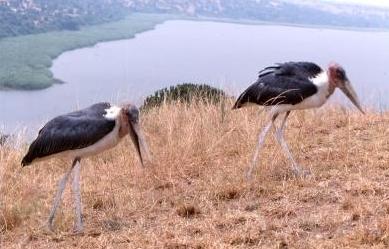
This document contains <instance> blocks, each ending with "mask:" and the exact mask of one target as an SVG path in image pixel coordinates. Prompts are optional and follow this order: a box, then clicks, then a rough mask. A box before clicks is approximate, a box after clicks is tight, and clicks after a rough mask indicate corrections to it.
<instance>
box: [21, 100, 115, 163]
mask: <svg viewBox="0 0 389 249" xmlns="http://www.w3.org/2000/svg"><path fill="white" fill-rule="evenodd" d="M109 107H110V104H109V103H98V104H95V105H93V106H90V107H88V108H86V109H83V110H80V111H76V112H72V113H69V114H66V115H61V116H58V117H56V118H54V119H52V120H51V121H49V122H48V123H47V124H46V125H45V126H44V127H43V128H42V129H41V130H40V131H39V135H38V137H37V138H36V139H35V141H34V142H32V144H31V145H30V148H29V150H28V153H27V155H26V156H25V157H24V158H23V160H22V165H23V166H26V165H28V164H30V163H31V162H32V161H33V160H34V159H37V158H43V157H46V156H49V155H53V154H56V153H60V152H63V151H68V150H75V149H81V148H85V147H88V146H90V145H92V144H94V143H96V142H97V141H99V140H100V139H102V138H103V137H104V136H106V135H107V134H108V133H109V132H111V131H112V130H113V128H114V127H115V120H108V119H106V118H104V116H103V115H104V114H105V109H107V108H109Z"/></svg>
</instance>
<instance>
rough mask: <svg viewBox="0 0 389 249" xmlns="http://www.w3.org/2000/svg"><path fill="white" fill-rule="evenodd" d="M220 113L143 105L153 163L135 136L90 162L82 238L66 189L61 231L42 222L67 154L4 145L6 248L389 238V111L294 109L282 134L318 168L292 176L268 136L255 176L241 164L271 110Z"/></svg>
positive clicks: (258, 244) (300, 244)
mask: <svg viewBox="0 0 389 249" xmlns="http://www.w3.org/2000/svg"><path fill="white" fill-rule="evenodd" d="M227 106H228V105H227ZM223 116H224V120H223V121H222V118H221V117H222V113H221V107H220V106H207V105H197V106H196V105H192V106H185V105H180V104H175V105H166V106H163V107H161V108H158V109H154V110H152V111H150V112H148V113H146V114H144V115H143V117H142V118H143V119H142V123H143V129H144V131H145V134H146V137H147V140H148V142H149V145H150V148H151V151H152V153H153V158H154V162H153V167H152V168H148V169H145V170H142V169H141V168H140V167H139V162H138V159H137V158H136V156H135V153H134V149H133V146H132V145H131V143H130V142H129V141H128V140H125V141H124V142H123V143H122V144H121V145H119V146H118V147H117V148H116V149H114V150H111V151H109V152H107V153H104V154H102V155H101V156H99V157H94V158H90V159H85V160H83V161H82V166H83V168H82V198H83V210H84V218H85V219H84V220H85V223H86V224H85V225H86V229H85V230H86V231H85V233H84V235H79V236H75V235H73V234H72V233H71V230H72V223H73V206H72V201H71V195H70V193H69V192H70V191H69V190H68V189H67V192H65V198H64V202H63V205H62V206H61V208H60V210H59V213H58V217H57V220H56V229H57V230H56V233H55V234H47V233H46V232H45V230H44V229H42V228H41V226H42V225H43V223H44V221H45V220H46V218H47V215H48V213H49V208H50V205H51V202H52V198H53V195H54V192H55V190H56V185H57V181H58V180H59V178H60V175H61V174H63V173H64V171H65V168H64V166H65V165H66V166H67V167H68V165H69V163H70V162H63V161H60V160H51V161H48V162H44V163H39V164H36V165H32V166H30V167H27V168H24V169H22V168H21V167H20V165H19V162H20V160H21V156H22V155H23V153H24V150H23V151H15V150H12V149H10V148H7V147H3V148H0V194H1V198H0V248H7V249H8V248H94V249H96V248H249V247H251V248H367V247H372V248H387V247H388V246H389V113H384V114H375V113H372V112H371V113H370V114H368V115H365V116H361V115H360V114H358V113H347V112H345V111H344V110H342V109H340V108H336V107H327V108H324V109H320V110H318V111H301V112H295V113H294V114H292V115H291V117H290V119H289V126H288V129H287V132H286V137H287V140H288V142H289V144H290V147H291V149H292V150H293V152H294V154H295V156H296V158H297V160H298V161H299V162H301V164H302V165H303V166H304V167H305V168H307V169H310V170H311V171H312V173H313V174H312V176H310V177H309V178H305V179H296V178H294V177H293V175H292V173H291V171H290V169H289V164H288V162H287V161H286V159H285V158H284V156H283V155H282V153H281V151H280V148H279V146H278V145H276V143H275V142H274V139H273V137H272V136H269V139H268V140H267V143H266V145H265V147H264V150H263V153H262V157H261V159H260V160H259V165H258V168H257V170H256V171H255V176H254V178H253V180H252V181H250V182H247V181H245V179H244V172H245V170H246V167H247V165H248V162H249V160H250V158H251V156H252V153H253V149H254V144H255V142H256V136H257V133H258V129H259V128H260V127H262V126H263V124H264V121H265V119H264V117H265V116H264V114H260V111H259V109H258V108H248V109H243V110H239V111H229V110H227V111H226V113H224V114H223Z"/></svg>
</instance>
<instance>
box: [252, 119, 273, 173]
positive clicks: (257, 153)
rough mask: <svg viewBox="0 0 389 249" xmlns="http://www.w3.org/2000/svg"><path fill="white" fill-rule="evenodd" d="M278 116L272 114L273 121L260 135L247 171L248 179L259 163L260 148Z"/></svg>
mask: <svg viewBox="0 0 389 249" xmlns="http://www.w3.org/2000/svg"><path fill="white" fill-rule="evenodd" d="M277 116H278V114H275V115H273V116H272V118H271V121H270V122H269V123H268V124H267V125H266V126H265V128H263V130H262V132H261V133H260V134H259V136H258V143H257V147H256V149H255V153H254V156H253V161H252V163H251V165H250V167H249V169H248V171H247V174H246V177H247V179H251V174H252V173H253V170H254V168H255V165H256V164H257V159H258V155H259V150H260V149H261V147H262V145H263V143H264V142H265V138H266V135H267V133H268V132H269V130H270V128H271V126H272V124H273V123H274V121H275V120H276V118H277Z"/></svg>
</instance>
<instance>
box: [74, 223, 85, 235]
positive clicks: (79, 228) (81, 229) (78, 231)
mask: <svg viewBox="0 0 389 249" xmlns="http://www.w3.org/2000/svg"><path fill="white" fill-rule="evenodd" d="M83 232H84V226H83V225H82V224H76V225H74V227H73V233H74V234H83Z"/></svg>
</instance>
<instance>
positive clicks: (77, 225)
mask: <svg viewBox="0 0 389 249" xmlns="http://www.w3.org/2000/svg"><path fill="white" fill-rule="evenodd" d="M75 161H76V164H75V165H74V168H73V182H72V190H73V197H74V205H75V207H74V214H75V217H74V218H75V220H74V228H73V231H74V232H75V233H81V232H82V230H83V228H84V227H83V222H82V208H81V193H80V169H81V165H80V159H76V160H75Z"/></svg>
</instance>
